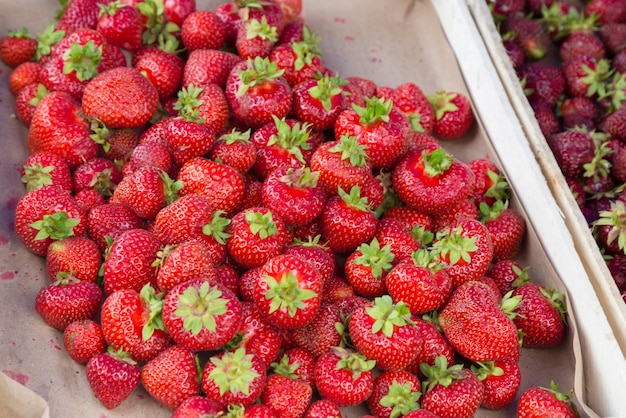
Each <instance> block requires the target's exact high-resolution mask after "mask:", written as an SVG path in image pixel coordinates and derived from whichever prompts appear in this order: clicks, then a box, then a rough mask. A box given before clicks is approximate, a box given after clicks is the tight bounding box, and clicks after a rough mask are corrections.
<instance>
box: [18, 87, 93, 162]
mask: <svg viewBox="0 0 626 418" xmlns="http://www.w3.org/2000/svg"><path fill="white" fill-rule="evenodd" d="M90 134H91V131H90V130H89V126H88V124H87V122H86V121H85V120H84V119H83V118H82V116H81V110H80V106H79V104H78V103H77V102H76V101H75V100H74V99H73V98H72V97H71V96H70V95H69V94H67V93H62V92H51V93H50V94H48V95H46V96H45V97H44V98H43V99H41V101H40V102H39V104H38V105H37V108H36V109H35V113H34V114H33V118H32V120H31V124H30V129H29V133H28V142H27V146H28V150H29V151H30V153H31V154H34V153H36V152H41V151H47V152H52V153H54V154H58V155H60V156H61V157H63V158H64V159H65V160H66V161H67V163H68V165H69V166H70V168H71V169H72V168H74V167H76V166H78V165H79V164H80V163H82V162H83V161H86V160H89V159H91V158H93V157H95V156H96V154H97V152H98V145H97V144H96V143H95V142H94V141H93V140H92V139H91V138H90Z"/></svg>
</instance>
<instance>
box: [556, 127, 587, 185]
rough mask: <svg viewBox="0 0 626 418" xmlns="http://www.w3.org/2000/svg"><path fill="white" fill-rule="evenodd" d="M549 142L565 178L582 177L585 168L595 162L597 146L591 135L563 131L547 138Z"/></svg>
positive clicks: (577, 131) (576, 131)
mask: <svg viewBox="0 0 626 418" xmlns="http://www.w3.org/2000/svg"><path fill="white" fill-rule="evenodd" d="M547 142H548V145H549V146H550V149H551V150H552V153H553V154H554V157H555V158H556V161H557V163H558V165H559V167H560V168H561V171H562V172H563V175H564V176H565V177H571V178H577V177H580V176H581V175H582V174H583V169H584V167H583V166H584V165H585V164H587V163H589V162H591V161H592V160H593V157H594V153H595V144H594V141H593V138H592V137H591V135H590V134H589V133H586V132H582V131H579V130H568V131H563V132H559V133H557V134H555V135H552V136H551V137H549V138H547Z"/></svg>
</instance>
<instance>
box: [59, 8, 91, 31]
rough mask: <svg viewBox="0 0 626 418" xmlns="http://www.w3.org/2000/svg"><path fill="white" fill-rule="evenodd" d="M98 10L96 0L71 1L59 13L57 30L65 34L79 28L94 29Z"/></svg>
mask: <svg viewBox="0 0 626 418" xmlns="http://www.w3.org/2000/svg"><path fill="white" fill-rule="evenodd" d="M99 10H100V9H99V8H98V1H97V0H71V1H69V2H67V4H66V5H65V7H64V8H63V10H62V11H61V16H60V18H59V22H58V23H57V28H58V29H60V30H64V31H66V32H67V33H70V32H73V31H75V30H77V29H80V28H90V29H95V28H96V25H97V24H98V13H99Z"/></svg>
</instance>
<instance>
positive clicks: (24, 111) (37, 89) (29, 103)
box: [15, 83, 50, 126]
mask: <svg viewBox="0 0 626 418" xmlns="http://www.w3.org/2000/svg"><path fill="white" fill-rule="evenodd" d="M48 93H50V92H49V91H48V89H46V88H45V87H44V85H43V84H41V83H33V84H30V85H27V86H26V87H24V88H22V89H21V90H20V91H19V93H18V94H17V97H16V98H15V113H16V116H17V118H18V119H19V120H20V122H22V123H23V124H24V125H26V126H29V125H30V122H31V121H32V119H33V115H34V114H35V108H36V107H37V105H38V104H39V102H40V101H41V99H43V97H44V96H45V95H47V94H48Z"/></svg>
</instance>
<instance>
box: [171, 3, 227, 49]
mask: <svg viewBox="0 0 626 418" xmlns="http://www.w3.org/2000/svg"><path fill="white" fill-rule="evenodd" d="M180 38H181V41H182V42H183V45H184V46H185V48H187V50H188V51H189V52H191V51H195V50H196V49H216V50H217V49H220V48H221V47H222V45H223V44H224V42H225V41H226V27H225V26H224V23H222V20H221V19H220V18H219V17H217V15H216V14H215V13H214V12H212V11H210V10H195V11H193V12H191V13H189V14H188V15H187V16H186V17H185V19H184V20H183V22H182V26H181V28H180Z"/></svg>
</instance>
